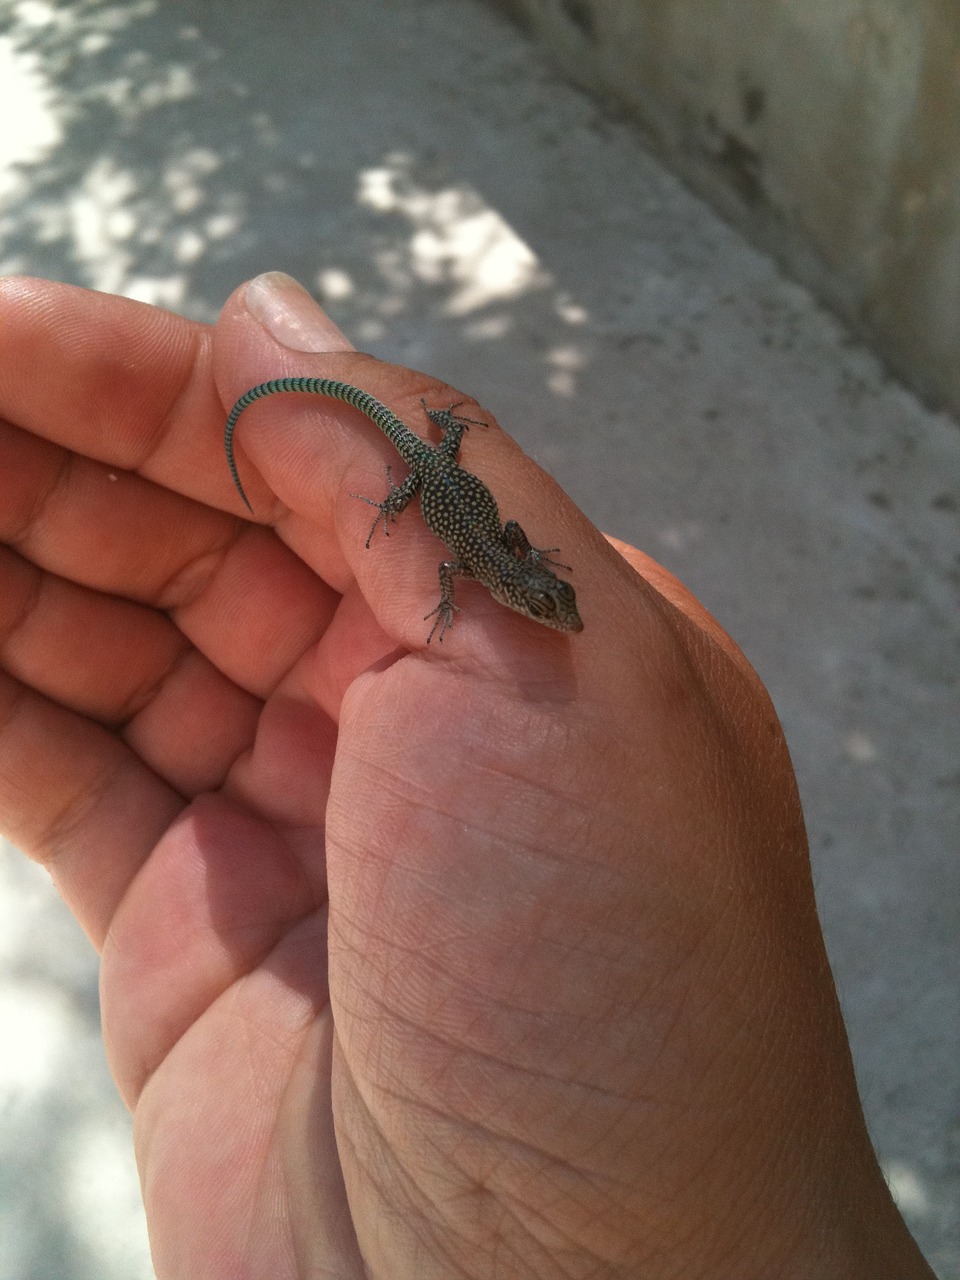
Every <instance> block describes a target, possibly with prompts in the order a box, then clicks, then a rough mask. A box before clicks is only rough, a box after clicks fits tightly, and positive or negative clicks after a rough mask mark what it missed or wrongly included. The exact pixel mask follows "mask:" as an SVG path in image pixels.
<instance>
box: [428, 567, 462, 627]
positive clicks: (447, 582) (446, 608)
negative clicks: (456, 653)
mask: <svg viewBox="0 0 960 1280" xmlns="http://www.w3.org/2000/svg"><path fill="white" fill-rule="evenodd" d="M466 572H467V571H466V569H465V568H464V567H463V565H462V564H459V563H456V562H455V561H453V560H443V561H441V563H440V603H439V604H438V605H437V607H436V608H435V609H431V610H430V612H429V613H428V614H425V615H424V619H423V620H424V622H426V621H427V620H428V619H429V618H432V617H433V616H434V614H436V621H435V622H434V624H433V626H432V627H431V628H430V634H429V635H428V636H427V644H429V643H430V641H431V640H432V639H433V637H434V634H435V633H436V630H437V628H438V627H439V628H440V634H439V635H438V636H437V643H438V644H443V633H444V632H445V631H446V629H447V627H452V626H453V615H454V614H455V613H459V612H460V606H459V605H456V604H454V603H453V575H454V574H455V573H466Z"/></svg>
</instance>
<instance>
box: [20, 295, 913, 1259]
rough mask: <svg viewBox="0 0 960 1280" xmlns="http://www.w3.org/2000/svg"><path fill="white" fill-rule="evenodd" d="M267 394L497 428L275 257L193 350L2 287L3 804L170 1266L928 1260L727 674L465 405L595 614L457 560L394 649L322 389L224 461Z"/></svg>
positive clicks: (750, 706)
mask: <svg viewBox="0 0 960 1280" xmlns="http://www.w3.org/2000/svg"><path fill="white" fill-rule="evenodd" d="M301 375H304V376H312V377H322V378H333V379H338V380H340V381H342V382H345V383H349V384H351V385H352V386H357V387H361V388H363V389H364V390H365V391H367V392H369V393H370V394H371V395H373V396H375V397H377V399H378V400H380V401H382V402H384V403H385V404H386V405H388V406H389V407H390V409H391V410H392V411H393V412H394V413H396V414H397V415H398V416H399V417H400V418H402V419H403V420H404V421H405V422H408V423H414V422H416V423H424V418H423V412H422V408H421V407H420V405H421V399H425V400H426V402H427V403H428V404H430V405H449V404H454V403H459V402H463V408H462V409H458V412H462V413H463V414H464V415H467V416H469V417H470V418H482V419H483V420H484V421H491V419H490V417H489V414H486V413H485V412H483V411H482V410H481V408H480V407H479V406H476V405H475V404H474V403H473V402H471V401H470V400H469V399H466V398H465V397H464V395H463V393H462V392H459V391H457V390H456V389H455V388H450V387H447V386H445V385H443V384H440V383H437V382H436V381H435V380H433V379H431V378H429V377H427V376H426V375H423V374H420V373H416V372H413V371H411V370H407V369H403V368H398V367H394V366H389V365H385V364H382V363H381V362H379V361H377V360H375V359H373V358H372V357H370V356H366V355H362V354H359V353H356V352H354V351H353V350H352V349H351V348H350V344H349V343H348V341H347V340H346V338H344V336H343V335H342V334H341V333H339V331H338V330H337V329H336V328H335V326H334V325H333V324H332V323H331V322H330V321H329V320H328V319H327V318H326V317H325V316H324V315H323V313H322V312H321V311H320V310H319V308H317V307H316V305H315V304H314V303H313V302H312V301H311V300H310V299H309V297H308V295H307V294H306V293H304V292H303V291H302V290H301V289H299V287H298V286H296V285H295V284H294V283H293V282H292V281H290V280H289V279H288V278H287V277H283V276H278V275H270V276H266V277H259V278H258V279H257V280H256V281H254V282H252V283H251V284H250V285H248V286H244V287H241V288H240V289H238V290H237V292H236V293H235V294H234V295H233V296H232V297H231V299H230V300H229V301H228V303H227V305H226V307H225V308H224V311H223V314H222V316H221V318H220V320H219V321H218V322H217V324H216V325H215V326H206V325H201V324H197V323H193V322H190V321H187V320H184V319H181V318H179V317H177V316H174V315H171V314H169V313H167V312H163V311H161V310H159V309H156V308H152V307H149V306H146V305H143V304H139V303H134V302H130V301H127V300H123V299H120V298H113V297H108V296H106V295H101V294H94V293H90V292H87V291H84V290H79V289H74V288H69V287H66V286H61V285H55V284H51V283H48V282H43V281H37V280H25V279H8V280H5V281H0V534H2V546H0V819H2V823H3V826H4V829H5V833H6V834H7V835H9V837H10V838H11V839H12V840H13V841H15V842H16V843H17V844H18V845H19V846H20V847H21V848H22V849H23V850H24V851H25V852H26V853H28V854H29V855H30V856H32V857H34V858H36V859H38V860H39V861H40V862H42V863H43V864H44V865H45V866H46V867H47V868H48V869H49V872H50V874H51V875H52V877H53V879H54V881H55V882H56V884H57V886H58V888H59V890H60V892H61V893H62V895H63V897H64V899H65V900H66V902H67V904H68V905H69V907H70V909H71V910H72V911H73V912H74V913H75V915H76V916H77V918H78V919H79V920H80V922H81V923H82V925H83V927H84V928H85V929H86V931H87V933H88V935H89V937H90V939H91V941H92V943H93V944H94V945H95V946H96V947H97V948H98V949H99V950H100V951H101V953H102V982H101V989H102V1011H103V1025H104V1035H105V1038H106V1044H107V1049H108V1054H109V1058H110V1063H111V1067H112V1070H113V1072H114V1075H115V1078H116V1081H117V1085H118V1088H119V1089H120V1091H121V1093H122V1095H123V1097H124V1099H125V1101H126V1102H127V1104H128V1105H129V1107H130V1108H131V1109H132V1110H133V1112H134V1115H135V1138H136V1147H137V1158H138V1162H139V1167H140V1171H141V1179H142V1184H143V1193H144V1202H145V1206H146V1212H147V1218H148V1224H149V1229H150V1236H151V1243H152V1248H153V1252H154V1260H155V1267H156V1272H157V1276H158V1278H159V1280H260V1278H263V1280H266V1278H267V1277H269V1278H270V1280H294V1278H303V1280H305V1278H307V1277H309V1278H310V1280H318V1278H321V1277H322V1278H329V1280H333V1278H334V1277H336V1280H361V1278H363V1280H440V1277H443V1280H450V1277H463V1278H469V1280H492V1278H494V1277H509V1278H510V1280H525V1278H526V1277H537V1278H538V1280H553V1278H554V1277H556V1278H557V1280H559V1278H560V1277H564V1280H570V1278H571V1277H591V1278H592V1280H598V1278H602V1277H618V1278H619V1277H622V1278H624V1280H626V1278H627V1277H629V1278H630V1280H645V1278H646V1277H650V1278H651V1280H654V1278H656V1280H751V1278H753V1277H757V1278H758V1280H759V1278H761V1277H764V1278H766V1277H777V1278H778V1280H792V1278H793V1277H796V1278H797V1280H800V1278H801V1277H802V1280H819V1278H820V1277H823V1278H824V1280H826V1278H827V1277H829V1280H883V1278H886V1277H890V1278H894V1277H895V1278H897V1280H912V1278H913V1277H930V1276H931V1275H932V1272H931V1271H930V1270H929V1268H928V1267H927V1265H926V1264H925V1262H924V1261H923V1259H922V1257H921V1256H920V1253H919V1251H918V1250H917V1248H916V1246H915V1244H914V1242H913V1241H912V1239H911V1237H910V1236H909V1234H908V1232H907V1230H906V1228H905V1226H904V1224H903V1221H902V1219H901V1217H900V1215H899V1214H898V1212H897V1210H896V1208H895V1206H894V1204H893V1202H892V1200H891V1198H890V1196H889V1193H888V1191H887V1188H886V1186H885V1184H884V1181H883V1178H882V1175H881V1173H880V1170H879V1168H878V1166H877V1162H876V1159H875V1157H874V1154H873V1151H872V1148H871V1145H870V1141H869V1138H868V1136H867V1133H866V1129H865V1126H864V1122H863V1117H862V1113H861V1108H860V1102H859V1098H858V1095H857V1089H856V1083H855V1080H854V1076H853V1070H852V1066H851V1062H850V1054H849V1049H848V1046H847V1040H846V1034H845V1031H844V1027H843V1023H842V1020H841V1017H840V1013H839V1009H838V1005H837V1000H836V995H835V991H834V986H833V981H832V977H831V974H830V970H829V966H828V963H827V959H826V955H825V952H824V947H823V941H822V937H821V933H820V927H819V923H818V920H817V915H816V910H815V905H814V897H813V890H812V885H811V877H810V867H809V862H808V855H807V847H806V841H805V836H804V828H803V820H802V815H801V809H800V804H799V800H798V796H797V791H796V784H795V780H794V776H793V770H792V767H791V764H790V760H789V756H788V753H787V748H786V746H785V743H784V741H783V735H782V732H781V729H780V726H779V723H778V720H777V717H776V714H775V712H774V710H773V708H772V706H771V703H770V701H769V698H768V696H767V694H766V692H765V691H764V689H763V687H762V685H761V684H760V682H759V680H758V679H757V677H756V675H755V674H754V673H753V671H752V670H751V668H750V667H749V665H748V664H747V662H746V660H745V659H744V658H743V656H742V655H741V654H740V652H739V650H738V649H737V648H736V646H735V645H734V644H733V642H732V641H731V640H730V638H729V637H728V636H727V635H726V634H725V633H724V632H723V631H722V630H721V628H720V627H719V626H718V625H717V623H716V622H715V621H714V620H713V619H712V618H711V617H710V616H709V615H708V614H707V613H706V612H705V610H704V609H703V608H702V607H701V606H700V605H698V604H697V602H696V601H695V600H694V599H693V598H692V597H691V596H690V595H689V593H688V592H686V591H685V589H684V588H683V587H682V586H681V585H680V584H679V583H677V582H676V581H675V580H674V579H672V578H671V577H670V576H669V575H668V574H667V573H666V572H665V571H664V570H663V569H661V568H660V567H659V566H657V565H655V564H654V563H653V562H652V561H650V560H649V559H648V558H647V557H645V556H644V555H642V554H641V553H640V552H637V551H635V550H634V549H632V548H629V547H626V546H624V545H622V544H617V543H614V542H612V541H611V540H606V539H604V538H603V537H602V536H601V535H600V534H599V533H598V531H597V530H596V529H595V528H594V527H593V526H592V525H591V524H590V523H589V522H588V521H587V519H586V518H585V517H584V516H583V514H582V513H581V512H579V511H578V510H577V509H576V507H575V506H574V505H573V504H572V503H571V502H570V500H569V499H568V498H567V497H566V496H565V495H564V494H563V493H562V492H561V491H560V490H559V489H558V488H557V487H556V485H555V484H554V483H553V481H552V480H551V479H550V478H549V477H548V476H546V475H545V474H544V473H543V472H542V471H540V470H539V469H538V468H537V467H536V466H535V464H534V463H532V462H531V461H530V459H528V458H526V457H525V456H524V455H523V454H522V452H521V451H520V450H519V449H518V447H517V446H516V445H515V444H514V443H513V442H512V441H511V440H510V439H509V438H508V437H507V436H506V435H504V434H503V433H502V432H501V431H500V429H499V428H498V427H497V426H496V425H491V426H490V428H489V429H488V430H483V431H479V430H476V431H473V430H472V431H470V432H469V433H468V434H467V435H466V437H465V438H464V441H463V446H462V465H463V466H464V467H465V468H466V469H467V470H469V471H470V472H472V473H474V474H476V475H478V476H480V477H481V478H482V480H483V482H484V484H485V485H487V486H489V489H490V491H491V492H492V493H493V494H494V495H495V496H496V500H497V503H498V505H499V507H500V509H501V511H503V512H504V513H506V514H507V515H509V516H510V517H512V518H516V519H517V520H519V521H520V523H521V525H522V526H523V528H524V529H525V530H526V531H527V533H528V535H529V538H530V540H531V541H532V542H533V543H534V544H535V545H536V546H542V547H553V546H559V547H561V548H562V549H563V559H564V561H566V562H567V563H568V564H570V565H571V566H572V572H571V573H570V574H569V577H570V581H571V583H572V584H573V587H574V588H575V590H576V599H577V605H578V607H579V610H580V615H581V617H582V619H583V624H584V629H583V631H582V632H580V633H576V634H571V633H564V632H558V631H553V630H549V629H547V628H544V627H541V626H538V625H537V624H536V623H535V622H532V621H531V620H530V619H529V618H525V617H522V616H521V615H519V614H518V613H515V612H513V611H511V610H508V609H504V608H503V607H502V606H501V605H500V604H498V603H497V602H496V601H494V600H493V599H492V598H491V596H490V595H489V594H488V592H486V591H485V590H484V589H483V588H482V587H481V586H480V585H479V584H478V583H475V582H471V581H469V580H465V579H464V580H458V583H457V603H458V605H459V606H460V608H461V610H462V612H461V613H459V614H458V615H457V619H456V626H455V627H454V628H452V629H451V631H450V632H449V634H448V635H447V637H446V638H445V639H444V643H443V645H442V646H441V645H439V644H433V645H431V646H430V647H429V649H428V648H427V645H426V634H425V628H424V625H423V618H424V616H425V615H426V614H427V613H428V612H429V610H430V609H431V608H432V607H433V606H434V605H435V603H436V595H437V560H438V550H440V544H439V543H438V542H437V539H436V538H435V537H434V536H433V535H432V534H431V533H430V532H429V530H428V529H427V528H426V527H425V526H424V524H423V522H422V520H421V519H420V516H419V514H418V512H417V510H416V508H415V507H414V506H411V507H410V509H409V510H408V511H406V512H405V513H404V514H403V515H402V516H401V517H400V518H399V519H398V520H397V524H396V527H393V526H391V531H390V537H389V539H385V538H374V539H373V540H372V541H371V545H370V547H369V549H366V548H365V546H364V542H365V540H366V537H367V534H368V532H369V524H370V513H369V508H368V507H366V506H364V504H363V503H362V502H359V501H357V500H356V499H355V498H353V497H351V495H352V494H369V495H373V496H375V497H379V496H382V494H383V492H384V468H385V466H386V465H387V464H393V465H397V466H398V477H397V479H398V482H400V481H402V475H400V474H399V472H400V471H402V464H398V463H397V457H396V453H395V451H392V449H391V446H390V443H389V441H387V440H386V439H384V438H383V437H382V436H381V434H380V433H379V432H378V431H376V430H375V429H373V428H371V426H370V423H369V422H368V421H366V419H364V417H363V415H362V414H359V413H358V412H357V410H356V409H355V408H353V407H351V406H350V405H347V404H343V403H340V402H338V401H333V400H316V399H312V398H310V397H301V396H277V397H275V398H273V399H271V400H269V401H266V402H263V403H258V404H256V405H252V406H251V407H250V408H249V409H248V410H247V411H246V413H245V416H244V425H243V434H242V437H241V438H240V440H239V441H238V444H237V453H238V461H239V465H240V467H241V469H242V471H243V475H244V485H245V487H246V489H247V492H248V493H249V495H250V499H251V502H252V505H253V509H254V511H255V513H256V514H255V516H253V517H250V514H249V513H248V512H247V511H246V509H245V508H244V507H243V504H242V502H241V500H240V497H239V496H238V494H237V492H236V490H235V489H234V487H233V485H232V483H231V479H230V475H229V472H228V469H227V466H226V463H225V459H224V455H223V425H224V419H225V415H226V411H227V409H228V408H229V406H230V405H232V404H233V403H234V402H235V401H236V400H237V398H238V397H239V396H240V395H241V394H242V393H243V392H244V391H246V390H247V389H248V388H249V387H251V386H254V385H255V384H257V383H259V382H263V381H265V380H267V379H272V378H276V377H288V376H301ZM665 429H666V428H665ZM418 430H420V428H419V427H418ZM429 430H430V428H429V425H428V424H425V423H424V425H423V432H424V435H425V436H426V434H427V433H428V432H429ZM433 443H436V438H434V439H433ZM564 576H568V575H566V574H565V575H564Z"/></svg>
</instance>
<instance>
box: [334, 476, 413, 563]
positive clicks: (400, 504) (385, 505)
mask: <svg viewBox="0 0 960 1280" xmlns="http://www.w3.org/2000/svg"><path fill="white" fill-rule="evenodd" d="M387 484H388V485H389V486H390V489H389V491H388V493H387V496H386V497H385V498H384V500H383V501H382V502H375V501H374V500H373V498H368V497H366V496H365V495H364V494H362V493H351V495H350V497H351V498H359V499H360V501H361V502H365V503H366V504H367V505H368V506H370V507H376V509H377V513H378V514H377V518H376V520H374V522H373V524H372V525H371V526H370V532H369V533H368V534H367V540H366V542H365V543H364V544H363V545H364V548H365V549H366V550H368V551H369V549H370V543H371V542H372V541H373V535H374V534H375V533H376V531H377V526H378V525H379V524H380V523H381V522H382V523H383V535H384V537H385V538H389V537H390V530H389V528H388V525H391V524H393V523H394V522H395V521H396V518H397V516H398V515H399V514H400V512H401V511H403V509H404V508H405V507H407V506H409V504H410V502H411V501H412V500H413V498H415V497H416V494H417V490H418V489H419V487H420V482H419V480H418V479H417V477H416V476H415V475H413V473H412V472H411V474H410V475H408V476H407V478H406V480H404V481H403V483H402V484H394V483H393V476H392V474H391V470H390V467H389V465H388V466H387Z"/></svg>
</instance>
